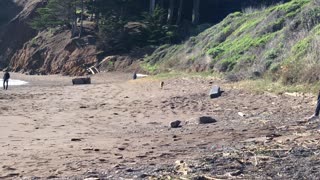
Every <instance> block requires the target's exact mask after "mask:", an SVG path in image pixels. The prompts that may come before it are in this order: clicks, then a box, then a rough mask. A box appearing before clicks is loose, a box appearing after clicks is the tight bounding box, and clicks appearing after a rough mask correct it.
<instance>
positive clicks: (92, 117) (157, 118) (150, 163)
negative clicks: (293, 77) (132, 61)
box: [0, 73, 319, 179]
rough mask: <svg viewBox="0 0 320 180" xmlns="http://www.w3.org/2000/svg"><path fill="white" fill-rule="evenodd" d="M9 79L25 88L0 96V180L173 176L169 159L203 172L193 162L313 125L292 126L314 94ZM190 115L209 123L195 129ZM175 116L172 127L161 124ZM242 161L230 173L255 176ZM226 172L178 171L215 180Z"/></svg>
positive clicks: (294, 136)
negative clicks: (215, 94) (212, 94)
mask: <svg viewBox="0 0 320 180" xmlns="http://www.w3.org/2000/svg"><path fill="white" fill-rule="evenodd" d="M0 76H1V77H2V74H0ZM11 77H12V78H14V79H19V80H24V81H27V82H29V83H28V84H27V85H23V86H10V87H9V90H8V91H3V90H1V91H0V122H1V124H0V162H1V167H0V177H1V179H32V178H34V179H36V178H38V179H39V178H40V179H48V178H51V179H67V178H74V179H77V178H78V179H84V178H88V177H94V178H97V179H98V178H100V179H120V178H131V179H147V178H150V177H155V178H156V177H163V176H165V175H177V176H179V175H180V174H179V172H178V170H177V169H174V167H175V165H176V161H177V160H183V161H184V162H186V163H187V164H193V166H190V168H191V169H192V168H193V169H196V168H197V167H204V165H200V164H199V162H198V160H200V159H203V158H208V157H213V156H214V155H215V154H216V153H221V152H222V153H223V151H228V152H229V151H230V150H234V151H236V150H240V149H241V152H244V150H243V149H244V148H245V149H247V150H248V151H249V149H250V148H258V146H259V147H260V146H261V147H262V146H263V147H274V146H275V145H276V144H279V141H281V142H282V146H281V149H286V148H289V147H292V145H293V144H298V145H297V146H301V144H303V143H304V142H306V139H308V140H314V141H317V142H318V140H319V137H318V133H317V129H316V126H317V125H316V124H317V123H315V124H302V125H301V124H299V121H300V120H301V119H303V117H306V116H308V115H310V114H312V112H313V108H314V101H315V98H314V97H295V96H289V95H273V94H270V93H260V94H256V93H252V92H250V91H248V90H242V89H237V88H234V87H233V85H232V84H230V83H226V82H224V81H221V80H217V79H214V78H197V77H184V78H182V77H181V78H172V79H168V80H165V81H164V82H165V85H164V89H160V86H159V82H160V80H157V79H154V78H149V77H147V78H142V79H138V80H131V75H130V74H123V73H101V74H98V75H95V76H92V84H91V85H77V86H73V85H72V83H71V79H72V78H71V77H63V76H26V75H22V74H11ZM213 84H218V85H220V86H221V87H222V89H223V90H224V91H225V92H224V93H223V94H222V96H221V97H220V98H217V99H210V98H209V96H208V93H209V90H210V88H211V86H212V85H213ZM239 112H241V113H242V114H241V113H239ZM200 116H210V117H213V118H215V119H216V120H217V122H215V123H211V124H198V123H197V118H198V117H200ZM175 120H180V121H182V123H181V125H182V127H180V128H170V122H172V121H175ZM270 134H271V135H272V134H273V135H274V134H278V135H277V136H276V135H274V137H272V138H271V139H270V138H269V139H268V137H269V136H270ZM259 138H260V139H259ZM287 139H289V140H288V141H287ZM299 143H300V144H299ZM314 145H315V146H316V143H315V144H314ZM253 146H257V147H253ZM219 147H220V148H219ZM221 147H223V148H221ZM279 148H280V147H278V149H279ZM269 149H271V148H269ZM273 149H275V148H273ZM217 157H218V156H217ZM219 157H220V156H219ZM221 157H224V156H221ZM252 158H253V159H252ZM247 161H248V162H251V163H252V164H251V165H250V166H249V165H248V168H246V169H244V170H243V169H242V172H241V173H240V174H239V177H242V178H249V177H259V176H260V177H265V175H266V174H264V173H266V172H261V171H259V169H250V167H257V165H254V164H255V163H254V155H252V156H249V155H248V160H247ZM242 162H244V160H242ZM297 162H298V161H297ZM230 163H231V164H232V163H233V161H232V162H230V161H226V162H225V164H230ZM196 164H198V165H196ZM217 167H218V166H215V168H217ZM264 167H268V166H264ZM213 169H214V168H213ZM235 170H237V168H231V169H230V168H229V169H228V168H220V169H219V168H217V169H216V171H214V172H215V173H212V171H207V172H206V171H204V170H198V171H196V170H194V172H192V171H190V172H189V173H188V174H192V173H193V174H199V175H200V174H208V176H212V177H217V176H225V174H226V173H228V172H231V171H235ZM258 172H259V173H260V174H259V173H258ZM227 178H228V177H227Z"/></svg>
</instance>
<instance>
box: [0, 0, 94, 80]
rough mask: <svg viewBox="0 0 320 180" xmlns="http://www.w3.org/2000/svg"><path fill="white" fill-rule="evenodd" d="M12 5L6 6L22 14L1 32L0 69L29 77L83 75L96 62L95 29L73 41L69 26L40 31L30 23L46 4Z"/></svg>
mask: <svg viewBox="0 0 320 180" xmlns="http://www.w3.org/2000/svg"><path fill="white" fill-rule="evenodd" d="M10 2H11V3H7V4H6V6H7V7H9V6H10V8H15V10H16V11H17V13H18V14H16V15H15V16H14V18H12V19H11V20H10V21H9V22H7V23H5V24H4V25H3V26H2V28H1V29H0V69H3V68H7V67H8V68H9V69H10V70H12V71H17V72H24V73H28V74H57V73H61V74H65V75H83V74H85V73H86V68H87V67H89V66H91V65H94V64H95V63H96V61H97V60H96V45H95V43H96V38H95V35H94V32H92V29H90V28H89V29H87V33H85V35H84V36H83V37H82V38H71V34H70V31H69V30H68V29H67V28H65V27H57V28H52V29H47V30H44V31H42V32H37V31H36V30H34V29H32V28H31V27H30V25H29V23H30V21H31V19H32V18H33V17H34V16H36V9H37V8H38V7H41V6H43V5H44V4H43V1H42V0H32V1H27V0H15V1H10ZM12 2H13V3H12ZM3 8H4V7H3ZM19 10H20V11H19ZM90 32H91V33H90Z"/></svg>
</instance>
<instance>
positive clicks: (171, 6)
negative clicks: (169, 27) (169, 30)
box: [168, 0, 175, 24]
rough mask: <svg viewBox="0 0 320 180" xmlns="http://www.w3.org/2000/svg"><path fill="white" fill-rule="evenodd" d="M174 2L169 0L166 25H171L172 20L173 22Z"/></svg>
mask: <svg viewBox="0 0 320 180" xmlns="http://www.w3.org/2000/svg"><path fill="white" fill-rule="evenodd" d="M174 1H175V0H170V5H169V9H168V24H171V23H172V20H173V12H174Z"/></svg>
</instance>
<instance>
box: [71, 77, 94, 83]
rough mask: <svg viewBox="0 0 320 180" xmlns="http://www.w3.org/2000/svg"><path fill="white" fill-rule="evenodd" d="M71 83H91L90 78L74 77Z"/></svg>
mask: <svg viewBox="0 0 320 180" xmlns="http://www.w3.org/2000/svg"><path fill="white" fill-rule="evenodd" d="M72 84H73V85H75V84H91V78H89V77H88V78H74V79H72Z"/></svg>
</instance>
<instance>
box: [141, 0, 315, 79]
mask: <svg viewBox="0 0 320 180" xmlns="http://www.w3.org/2000/svg"><path fill="white" fill-rule="evenodd" d="M319 23H320V0H292V1H290V2H288V3H284V4H278V5H275V6H272V7H266V8H261V9H250V8H249V9H245V10H244V12H235V13H233V14H230V15H229V16H228V17H226V18H225V19H224V20H223V21H222V22H221V23H219V24H217V25H215V26H213V27H211V28H209V29H207V30H206V31H204V32H203V33H201V34H199V35H198V36H196V37H191V38H190V39H189V40H187V41H186V42H185V43H183V44H180V45H174V46H169V45H167V46H166V45H165V46H162V47H160V48H158V49H157V50H156V51H155V52H154V53H153V54H152V55H151V56H148V57H146V58H145V63H144V65H143V67H144V68H145V69H146V70H149V71H157V72H160V71H168V70H169V71H170V70H171V69H180V70H190V71H216V72H224V73H226V74H227V75H228V76H227V77H229V78H232V79H234V80H239V79H244V78H252V77H260V76H264V77H268V78H272V79H273V80H281V81H282V82H284V83H299V82H308V83H312V82H315V81H318V80H319V78H320V63H319V62H320V60H319V57H320V56H319V55H320V50H319V49H320V36H319V34H320V25H319Z"/></svg>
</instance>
